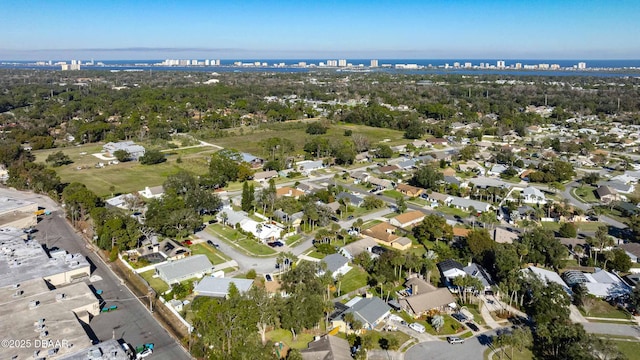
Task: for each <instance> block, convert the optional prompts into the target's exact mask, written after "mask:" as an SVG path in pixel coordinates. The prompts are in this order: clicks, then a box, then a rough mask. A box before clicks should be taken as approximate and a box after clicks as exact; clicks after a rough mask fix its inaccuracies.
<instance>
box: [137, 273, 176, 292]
mask: <svg viewBox="0 0 640 360" xmlns="http://www.w3.org/2000/svg"><path fill="white" fill-rule="evenodd" d="M155 273H156V271H155V270H149V271H145V272H143V273H141V274H140V276H142V278H143V279H145V280H146V281H147V282H148V283H149V286H151V287H152V288H153V290H155V291H156V292H157V293H158V294H162V293H164V292H165V291H167V290H169V285H167V283H166V282H164V281H162V279H160V278H159V277H156V278H154V277H153V275H154V274H155Z"/></svg>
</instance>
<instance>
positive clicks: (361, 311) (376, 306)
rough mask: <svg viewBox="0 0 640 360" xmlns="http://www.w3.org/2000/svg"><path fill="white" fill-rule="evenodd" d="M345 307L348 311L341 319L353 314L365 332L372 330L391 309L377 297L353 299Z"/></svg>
mask: <svg viewBox="0 0 640 360" xmlns="http://www.w3.org/2000/svg"><path fill="white" fill-rule="evenodd" d="M345 305H346V306H347V307H348V309H347V310H346V311H345V312H344V313H343V317H344V315H346V314H349V313H351V314H353V317H354V318H355V319H356V320H360V322H361V323H362V325H363V328H364V329H366V330H372V329H374V328H375V327H376V326H377V325H378V324H380V323H381V322H382V321H384V319H386V317H387V316H389V314H390V312H391V307H390V306H389V305H387V303H385V302H384V301H382V299H380V298H379V297H364V298H363V297H355V298H353V299H352V300H351V301H349V302H347V303H346V304H345Z"/></svg>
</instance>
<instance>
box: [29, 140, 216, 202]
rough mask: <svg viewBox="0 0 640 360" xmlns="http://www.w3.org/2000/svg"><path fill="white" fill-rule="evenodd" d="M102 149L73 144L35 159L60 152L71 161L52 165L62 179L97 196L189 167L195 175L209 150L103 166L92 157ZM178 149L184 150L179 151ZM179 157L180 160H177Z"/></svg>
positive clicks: (161, 178) (138, 186)
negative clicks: (150, 162)
mask: <svg viewBox="0 0 640 360" xmlns="http://www.w3.org/2000/svg"><path fill="white" fill-rule="evenodd" d="M101 150H102V146H101V145H88V146H75V147H69V148H62V149H48V150H42V151H35V152H34V154H35V156H36V161H42V162H44V161H45V159H46V158H47V156H49V154H51V153H53V152H57V151H62V152H63V153H64V154H66V155H67V156H69V157H70V158H71V160H73V163H72V164H69V165H64V166H60V167H57V168H54V169H55V171H56V173H57V174H58V175H59V176H60V179H61V180H62V181H63V182H69V183H71V182H80V183H83V184H85V185H86V186H87V188H89V189H90V190H92V191H93V192H95V193H96V194H97V195H98V196H111V194H112V193H129V192H133V191H139V190H143V189H144V188H145V187H146V186H149V187H151V186H157V185H162V183H164V181H165V180H166V178H167V176H169V175H172V174H175V173H177V172H178V171H180V170H181V169H184V170H189V171H191V172H194V173H196V174H198V175H202V174H205V173H206V172H207V171H208V166H207V160H206V159H207V157H208V156H210V155H211V153H212V152H213V150H212V149H211V148H210V147H199V148H192V149H185V150H171V152H170V153H167V154H166V155H167V161H166V162H164V163H162V164H156V165H142V164H140V163H139V162H137V161H130V162H126V163H119V164H117V165H106V164H107V163H108V161H105V160H101V159H98V158H97V157H95V156H93V155H92V154H94V153H99V152H100V151H101ZM180 151H185V152H187V151H188V153H185V154H180ZM178 157H180V158H181V160H182V163H180V164H179V163H177V158H178ZM100 162H102V163H104V164H105V167H103V168H96V167H95V166H96V164H98V163H100Z"/></svg>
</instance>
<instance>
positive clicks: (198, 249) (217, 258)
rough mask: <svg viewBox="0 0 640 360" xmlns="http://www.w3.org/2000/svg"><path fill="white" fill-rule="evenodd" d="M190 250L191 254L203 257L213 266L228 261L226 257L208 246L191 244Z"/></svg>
mask: <svg viewBox="0 0 640 360" xmlns="http://www.w3.org/2000/svg"><path fill="white" fill-rule="evenodd" d="M190 249H191V254H193V255H205V256H206V257H207V259H209V261H211V263H212V264H213V265H219V264H222V263H224V262H227V261H229V260H230V259H229V258H228V257H227V256H225V255H224V254H222V253H221V252H220V251H218V250H215V249H214V248H213V247H212V246H210V245H209V244H205V243H202V244H193V245H191V247H190Z"/></svg>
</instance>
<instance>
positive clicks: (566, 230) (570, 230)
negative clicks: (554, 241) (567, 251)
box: [558, 222, 578, 238]
mask: <svg viewBox="0 0 640 360" xmlns="http://www.w3.org/2000/svg"><path fill="white" fill-rule="evenodd" d="M558 235H560V237H562V238H575V237H576V236H577V235H578V231H577V230H576V226H575V225H573V223H570V222H565V223H562V225H560V229H559V230H558Z"/></svg>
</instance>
